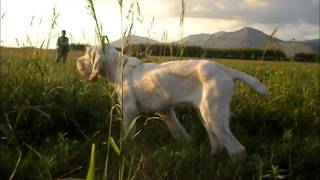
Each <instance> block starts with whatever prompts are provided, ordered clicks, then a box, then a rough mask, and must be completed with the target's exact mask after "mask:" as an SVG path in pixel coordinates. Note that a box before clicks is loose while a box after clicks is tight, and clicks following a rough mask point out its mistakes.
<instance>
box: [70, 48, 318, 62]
mask: <svg viewBox="0 0 320 180" xmlns="http://www.w3.org/2000/svg"><path fill="white" fill-rule="evenodd" d="M86 46H87V44H70V49H72V50H81V51H84V50H85V48H86ZM118 50H119V49H118ZM124 52H125V53H126V54H130V55H131V56H135V57H144V56H150V55H151V56H180V55H181V54H182V56H183V57H198V58H199V57H200V58H226V59H249V60H261V59H262V57H263V59H264V60H282V61H288V60H295V61H304V62H319V53H318V54H316V53H297V54H295V55H294V56H293V58H290V57H287V56H286V55H285V53H284V52H282V51H281V50H278V49H268V50H266V51H265V52H264V50H263V49H209V48H201V47H198V46H184V47H182V48H181V46H179V45H174V44H138V45H130V46H128V47H127V48H125V50H124Z"/></svg>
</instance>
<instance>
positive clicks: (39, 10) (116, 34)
mask: <svg viewBox="0 0 320 180" xmlns="http://www.w3.org/2000/svg"><path fill="white" fill-rule="evenodd" d="M93 1H94V3H95V8H96V13H97V18H98V19H99V21H100V23H101V24H102V29H103V30H102V33H103V34H104V35H107V36H108V37H109V40H110V41H111V42H112V41H115V40H117V39H118V38H120V37H121V34H122V33H121V32H124V31H125V29H126V28H127V27H128V26H129V24H130V22H131V20H130V19H127V18H126V17H127V15H128V12H129V10H130V7H132V8H131V9H132V10H131V12H133V14H134V25H133V29H132V33H133V34H136V35H139V36H145V37H150V38H152V39H156V40H158V41H162V42H163V41H166V42H170V41H176V40H179V38H180V35H181V34H180V32H181V31H180V26H179V25H180V12H181V1H180V0H123V21H122V23H121V16H120V8H119V4H118V1H117V0H93ZM137 2H138V4H139V8H140V14H139V13H138V7H137ZM131 4H133V5H132V6H131ZM185 4H186V12H185V18H184V24H183V36H184V37H185V36H188V35H191V34H199V33H209V34H211V33H216V32H219V31H227V32H228V31H235V30H238V29H241V28H243V27H253V28H256V29H259V30H261V31H263V32H265V33H267V34H270V33H271V32H272V31H273V29H275V28H278V31H277V33H276V35H275V36H276V37H278V38H280V39H283V40H291V39H293V38H294V39H296V40H307V39H314V38H319V31H320V30H319V16H320V14H319V0H185ZM54 8H55V11H56V13H57V14H59V16H58V18H57V21H56V25H55V27H54V29H52V28H50V26H51V21H52V17H53V9H54ZM121 24H122V25H121ZM121 27H122V28H121ZM62 29H64V30H66V31H67V36H68V37H69V41H70V42H71V43H88V44H95V43H97V41H96V38H95V37H96V36H95V24H94V20H93V18H92V16H91V15H90V13H89V11H88V9H87V1H86V0H1V31H0V35H1V36H0V37H1V45H5V46H15V47H17V46H20V47H21V46H29V45H32V46H38V47H39V46H40V44H42V42H45V43H44V45H45V46H46V44H47V42H48V39H49V38H48V37H51V38H50V39H51V41H50V42H49V47H50V48H54V47H55V43H56V40H57V38H58V36H60V32H61V30H62ZM121 29H122V30H121ZM50 31H51V36H50V35H49V34H50ZM163 34H167V38H164V36H163Z"/></svg>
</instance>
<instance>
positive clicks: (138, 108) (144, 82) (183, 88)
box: [77, 46, 269, 159]
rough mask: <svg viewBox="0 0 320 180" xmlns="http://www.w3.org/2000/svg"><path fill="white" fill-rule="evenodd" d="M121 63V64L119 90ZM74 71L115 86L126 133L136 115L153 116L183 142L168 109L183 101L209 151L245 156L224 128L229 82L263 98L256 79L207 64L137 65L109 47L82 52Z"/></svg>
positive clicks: (182, 132) (230, 92) (230, 89)
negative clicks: (198, 118)
mask: <svg viewBox="0 0 320 180" xmlns="http://www.w3.org/2000/svg"><path fill="white" fill-rule="evenodd" d="M122 61H124V64H125V65H124V70H123V90H121V64H122ZM77 68H78V70H79V71H80V72H81V73H83V74H87V75H90V80H95V79H96V78H97V75H101V76H103V77H105V78H106V79H107V80H108V81H109V82H110V83H111V84H112V85H113V86H114V87H115V90H116V93H117V95H118V97H121V95H122V92H123V107H124V118H125V119H124V130H125V131H126V133H128V130H129V126H130V124H131V122H132V121H133V120H134V119H135V117H136V116H137V115H138V114H139V112H157V113H158V114H159V115H160V117H161V119H162V120H163V121H164V122H165V123H166V125H167V126H168V128H169V130H170V132H171V134H172V136H173V137H174V138H182V139H189V135H188V134H187V133H186V131H185V129H184V128H183V127H182V125H181V124H180V122H179V120H178V119H177V117H176V115H175V112H174V110H173V107H174V106H175V105H177V104H179V103H182V102H188V103H192V104H193V106H194V107H195V108H197V109H198V110H199V114H200V115H201V119H202V123H203V125H204V127H205V128H206V130H207V132H208V135H209V139H210V144H211V153H213V154H214V153H217V152H219V151H221V150H222V149H223V147H225V148H226V149H227V151H228V154H229V155H230V156H231V158H232V159H243V158H245V157H246V150H245V148H244V147H243V146H242V145H241V144H240V143H239V142H238V141H237V139H236V138H235V137H234V136H233V134H232V132H231V131H230V128H229V115H230V108H229V105H230V101H231V98H232V95H233V93H234V81H235V80H237V79H240V80H242V81H244V82H245V83H246V84H248V85H249V86H250V87H252V88H253V89H254V90H256V91H257V92H258V93H260V94H262V95H268V94H269V93H268V89H267V88H266V86H265V85H263V84H262V83H261V82H259V81H258V80H257V79H256V78H254V77H252V76H249V75H247V74H245V73H242V72H239V71H236V70H232V69H229V68H227V67H224V66H222V65H219V64H217V63H215V62H212V61H207V60H187V61H171V62H166V63H161V64H156V63H140V61H139V59H137V58H134V57H127V56H121V55H120V53H119V52H118V51H117V50H116V49H114V48H112V47H110V46H106V48H105V52H104V53H103V51H102V48H101V47H100V46H91V47H88V48H87V51H86V54H85V55H84V56H82V57H80V58H79V59H78V60H77Z"/></svg>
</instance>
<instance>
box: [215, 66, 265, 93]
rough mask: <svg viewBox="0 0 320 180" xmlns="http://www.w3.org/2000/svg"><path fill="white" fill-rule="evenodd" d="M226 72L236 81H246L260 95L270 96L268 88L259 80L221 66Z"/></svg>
mask: <svg viewBox="0 0 320 180" xmlns="http://www.w3.org/2000/svg"><path fill="white" fill-rule="evenodd" d="M220 66H221V67H222V68H223V69H224V70H225V71H226V72H227V74H228V75H229V76H230V77H231V78H232V79H234V80H238V79H239V80H242V81H244V82H245V83H246V84H248V85H249V86H250V87H252V88H253V89H254V90H256V91H257V92H258V93H259V94H261V95H263V96H267V95H269V94H270V93H269V91H268V88H267V87H266V86H265V85H264V84H263V83H262V82H260V81H259V80H258V79H256V78H254V77H252V76H250V75H248V74H245V73H243V72H240V71H237V70H233V69H230V68H227V67H224V66H223V65H220Z"/></svg>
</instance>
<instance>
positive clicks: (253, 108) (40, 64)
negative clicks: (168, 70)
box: [0, 48, 320, 179]
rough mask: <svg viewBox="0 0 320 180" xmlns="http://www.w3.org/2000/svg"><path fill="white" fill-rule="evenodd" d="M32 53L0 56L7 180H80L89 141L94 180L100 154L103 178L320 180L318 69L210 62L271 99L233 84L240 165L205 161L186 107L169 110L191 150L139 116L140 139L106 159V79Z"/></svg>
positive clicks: (204, 142) (114, 118)
mask: <svg viewBox="0 0 320 180" xmlns="http://www.w3.org/2000/svg"><path fill="white" fill-rule="evenodd" d="M34 52H35V50H34V49H10V48H1V96H0V99H1V121H0V137H1V139H0V141H1V143H0V166H1V167H0V175H1V177H4V179H7V178H9V177H10V176H11V175H12V174H13V173H14V179H52V178H60V177H83V178H84V177H86V174H87V171H88V168H89V161H90V151H91V144H92V143H95V145H96V147H95V174H96V177H97V179H101V178H102V177H103V175H104V170H105V160H106V156H107V154H109V159H108V164H109V165H108V173H107V177H108V179H116V178H118V177H119V175H121V176H122V178H123V179H128V178H129V179H130V177H134V178H133V179H240V178H241V179H263V178H271V179H280V178H288V179H319V178H320V175H319V167H320V164H319V163H320V159H319V152H320V143H319V142H320V126H319V125H320V124H319V122H320V83H319V79H320V72H319V64H314V63H313V64H312V63H309V64H308V63H298V62H263V63H262V64H258V62H254V61H247V60H227V59H217V61H218V62H219V63H222V64H225V65H226V66H228V67H232V68H235V69H238V70H241V71H244V72H246V73H249V74H251V75H255V76H256V77H257V78H258V79H260V80H262V81H263V82H264V83H265V84H266V85H267V86H268V87H269V88H270V92H271V95H270V96H269V97H260V96H259V95H257V94H256V93H255V92H253V91H251V90H250V89H249V88H248V87H247V86H246V85H244V84H242V83H238V85H237V90H236V94H235V96H234V99H233V101H232V112H233V114H232V116H231V128H232V131H233V132H234V134H235V136H236V137H237V138H238V139H239V141H240V142H242V144H243V145H244V146H245V147H247V150H248V153H249V157H248V159H247V160H246V161H245V162H244V163H242V164H239V163H234V162H231V161H230V160H229V158H228V156H227V153H226V152H223V153H222V154H221V155H219V156H212V155H210V146H209V141H208V137H207V134H206V132H205V129H204V128H203V126H202V124H201V122H200V120H199V119H198V116H197V113H196V112H195V110H194V109H193V108H192V107H191V106H190V105H189V104H181V105H180V106H178V107H177V108H176V110H177V112H178V117H179V119H181V122H182V124H183V125H184V126H185V127H186V129H187V131H188V132H189V133H190V135H191V136H192V140H191V142H190V143H183V142H177V141H175V140H173V139H172V137H171V136H170V132H169V131H168V129H167V128H166V126H165V125H164V124H163V123H162V122H161V121H159V120H156V119H155V118H152V119H150V118H149V117H153V116H154V115H152V114H144V115H143V116H141V117H140V118H139V120H138V121H137V123H138V124H139V129H140V130H141V132H140V134H139V135H137V136H136V137H135V138H134V139H133V140H131V139H125V140H123V139H122V140H121V141H122V147H121V152H116V151H115V150H114V148H111V149H110V151H109V152H108V153H107V146H108V144H109V143H108V142H109V140H108V137H110V136H111V137H113V140H114V143H115V144H116V145H117V144H118V145H119V143H120V142H119V141H120V134H121V133H120V129H121V128H120V124H121V122H120V121H119V120H118V119H119V117H120V113H119V112H118V111H117V108H114V110H113V111H111V109H112V106H114V102H115V101H116V100H115V99H116V97H115V96H114V94H113V91H112V87H110V85H109V84H108V83H106V82H105V81H104V80H103V79H100V80H99V81H98V82H96V83H90V82H88V80H87V78H84V77H80V76H79V75H78V74H77V72H76V68H75V60H76V58H77V57H78V56H79V55H80V54H82V53H83V52H71V53H70V56H69V59H68V61H67V63H66V64H55V63H54V52H52V51H48V55H47V59H41V58H37V56H33V54H34ZM38 53H39V54H41V51H39V52H38ZM39 57H40V56H39ZM144 60H145V61H157V62H160V61H165V60H167V59H165V58H162V57H154V56H151V57H148V58H147V59H144ZM258 67H259V68H258ZM110 120H111V122H110ZM110 125H112V131H111V132H110V133H111V134H110V135H109V131H110V130H111V129H110ZM121 164H122V166H121V168H120V165H121ZM119 169H122V170H121V171H120V170H119Z"/></svg>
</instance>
